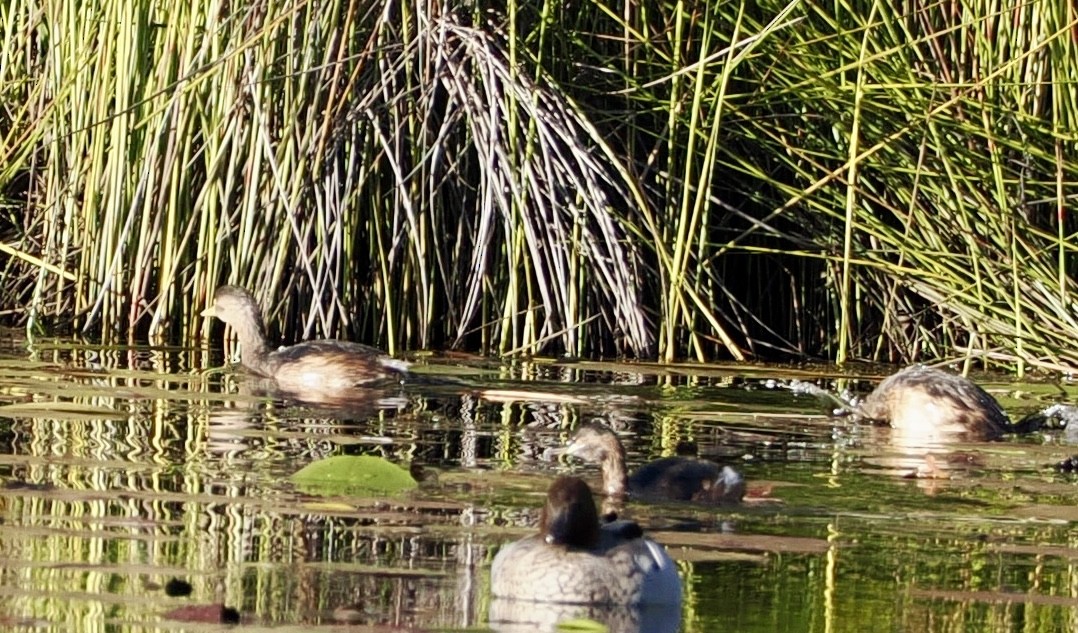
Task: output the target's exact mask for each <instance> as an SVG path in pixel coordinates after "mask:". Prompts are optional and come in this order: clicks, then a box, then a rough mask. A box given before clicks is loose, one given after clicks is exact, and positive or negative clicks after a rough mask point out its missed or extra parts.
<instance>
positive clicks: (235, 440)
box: [0, 341, 1078, 633]
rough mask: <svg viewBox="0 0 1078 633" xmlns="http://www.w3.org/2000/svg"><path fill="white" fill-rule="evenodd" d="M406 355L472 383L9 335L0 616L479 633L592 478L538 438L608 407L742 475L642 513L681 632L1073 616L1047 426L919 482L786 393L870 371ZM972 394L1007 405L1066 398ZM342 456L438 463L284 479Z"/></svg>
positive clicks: (1074, 600) (1021, 389)
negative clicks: (355, 386) (376, 377)
mask: <svg viewBox="0 0 1078 633" xmlns="http://www.w3.org/2000/svg"><path fill="white" fill-rule="evenodd" d="M418 361H419V362H420V365H421V366H420V370H421V371H422V372H423V373H425V374H432V375H434V376H450V377H453V379H455V380H458V381H460V383H461V384H460V385H455V384H450V385H444V384H436V383H437V382H438V381H436V380H430V381H423V382H430V383H432V384H431V385H422V384H416V385H406V386H404V387H400V388H392V389H387V390H382V391H380V392H375V393H370V394H367V397H365V398H364V399H363V400H362V401H358V402H353V403H349V405H348V406H333V407H312V406H306V405H299V404H295V403H289V402H282V401H276V400H274V399H272V398H270V397H267V396H265V395H262V394H261V393H260V390H259V385H258V384H257V382H256V381H253V380H251V379H250V378H249V377H247V376H245V375H244V374H243V373H242V372H241V371H232V370H222V369H220V367H221V365H222V364H223V363H222V360H221V358H220V355H219V354H218V353H216V352H207V351H205V350H185V349H147V348H140V349H119V350H118V349H101V348H94V347H87V346H80V345H75V344H68V343H63V342H47V343H42V342H38V343H37V344H35V345H34V346H33V347H32V349H31V351H27V349H26V347H25V346H23V345H22V344H19V343H17V342H14V341H8V342H7V343H6V344H5V345H4V346H3V349H2V350H0V482H2V486H0V564H2V569H3V572H2V574H0V629H5V630H8V629H16V628H17V629H19V630H50V631H52V630H55V631H106V630H107V631H185V630H190V631H202V630H219V629H220V628H221V627H222V625H221V624H218V623H216V622H217V621H218V620H219V615H220V611H221V606H222V605H224V606H227V607H229V608H234V609H235V610H236V613H237V614H238V617H239V620H240V625H239V626H240V628H241V629H246V630H261V629H272V630H275V631H293V630H296V631H298V630H303V631H308V630H310V629H311V627H312V626H316V627H317V628H318V630H327V631H332V630H348V631H364V630H373V631H382V630H399V629H401V628H407V629H413V630H439V631H444V630H490V629H491V628H492V627H491V626H490V625H489V624H488V615H489V613H490V607H491V600H490V591H489V574H490V562H491V559H492V558H493V555H494V553H495V552H496V551H497V549H498V547H499V546H500V545H502V544H504V543H507V542H509V541H511V540H514V539H517V538H520V537H521V536H523V535H525V534H528V533H530V532H531V531H532V530H533V529H534V526H535V523H536V519H537V515H538V507H539V506H540V505H541V503H542V499H543V493H544V491H545V489H546V486H547V484H548V483H549V482H550V481H551V480H552V478H553V477H554V476H555V475H556V474H560V473H568V472H573V473H577V474H582V475H584V476H585V477H586V478H588V479H589V481H592V482H597V481H598V473H597V471H596V470H595V469H594V468H593V467H589V466H586V465H583V464H580V463H576V462H567V461H564V460H562V461H559V460H551V459H549V458H547V457H546V455H548V454H549V450H548V449H551V448H555V447H559V446H562V445H563V444H564V442H565V441H566V440H567V438H568V437H569V435H570V433H571V431H572V429H574V428H575V427H576V426H577V425H578V424H580V423H581V422H583V421H587V420H591V419H595V418H600V419H602V420H604V421H605V422H606V423H608V424H610V425H611V426H613V427H614V428H616V429H618V430H619V432H620V434H621V436H622V438H623V439H624V440H625V441H626V445H627V449H628V452H629V461H630V465H636V464H640V463H642V462H644V461H646V460H648V459H651V458H654V457H658V456H661V455H667V454H671V453H672V451H673V450H674V447H675V445H676V444H677V443H678V442H679V441H683V440H689V441H692V442H694V443H695V444H696V446H697V448H698V451H699V453H700V454H701V455H703V456H706V457H708V458H711V459H714V460H716V461H722V462H727V463H731V464H734V465H735V466H736V467H737V468H738V469H739V470H741V471H742V472H743V473H744V475H745V476H746V478H747V479H748V480H749V488H750V497H749V499H747V501H746V502H745V503H744V504H743V505H741V506H738V507H734V508H714V507H698V506H691V505H678V504H667V505H644V504H640V503H633V504H630V505H629V507H628V508H626V512H627V513H628V514H630V515H631V516H632V518H634V519H637V520H638V521H640V522H641V523H642V524H643V525H644V526H645V527H646V529H647V530H648V531H649V532H650V533H651V534H652V535H653V536H654V537H655V538H656V540H658V541H660V542H662V543H664V544H665V545H666V546H667V548H668V550H669V551H670V553H671V555H672V556H673V558H674V559H675V560H676V561H677V564H678V567H679V571H680V574H681V577H682V579H683V581H684V584H685V600H684V604H683V607H682V609H681V612H680V614H675V616H674V622H673V625H672V628H673V629H677V628H680V630H682V631H687V632H695V631H761V632H763V631H767V632H775V631H826V632H829V633H830V632H837V631H865V630H877V631H878V630H889V631H964V630H979V631H1025V632H1029V631H1033V632H1040V631H1071V630H1078V543H1076V541H1078V538H1076V532H1075V530H1074V522H1075V521H1076V520H1078V511H1076V509H1075V500H1076V498H1078V488H1076V486H1075V482H1074V477H1073V475H1069V474H1064V473H1060V472H1058V471H1057V470H1056V469H1055V467H1054V465H1055V464H1056V463H1058V462H1060V461H1061V460H1063V459H1065V458H1067V457H1068V456H1070V455H1072V454H1074V453H1078V448H1076V447H1072V446H1070V445H1067V444H1066V443H1064V442H1063V441H1062V439H1061V438H1060V437H1057V436H1056V435H1054V434H1052V433H1047V434H1039V435H1037V436H1033V437H1023V438H1013V437H1012V438H1008V439H1006V440H1005V441H1003V442H995V443H986V444H964V445H962V446H961V447H950V449H948V450H940V451H937V456H936V458H935V459H936V460H937V461H938V462H940V463H943V464H944V465H945V466H944V469H945V471H946V474H945V476H941V477H937V478H932V479H925V478H909V477H907V476H906V475H907V474H909V473H911V472H912V471H913V470H914V469H915V468H916V463H917V462H918V461H919V460H920V461H923V458H924V454H923V453H919V454H918V453H917V452H911V451H908V450H906V449H904V448H902V447H894V446H891V445H890V444H889V442H888V441H887V435H886V433H885V431H886V430H885V429H878V428H871V427H869V428H866V427H861V426H858V425H855V424H853V423H851V422H850V421H848V420H847V419H845V418H841V417H833V416H831V415H830V413H829V412H830V410H831V407H832V404H831V403H829V402H827V401H825V400H822V399H820V398H818V397H813V396H809V395H804V394H800V393H796V392H795V391H792V390H790V389H788V388H784V385H785V384H786V381H789V380H792V379H796V380H803V381H808V382H811V383H812V384H815V385H817V386H820V387H822V388H824V389H827V390H829V391H831V392H838V391H840V390H853V391H854V392H865V391H867V390H869V389H871V385H872V381H871V380H855V379H853V378H851V377H850V376H849V375H843V374H842V373H841V372H837V371H835V370H833V369H828V368H817V369H805V368H794V367H780V366H773V367H765V366H755V365H740V366H704V365H683V366H665V367H663V366H655V365H647V364H603V363H554V362H530V363H520V364H500V363H498V362H493V361H489V360H483V359H476V358H469V357H463V356H447V355H443V356H431V357H422V358H419V359H418ZM213 368H217V369H213ZM877 377H878V374H877ZM982 378H983V377H982ZM982 384H984V385H985V386H986V388H988V389H989V390H990V391H991V392H992V393H993V395H996V396H997V397H998V398H999V399H1000V401H1001V403H1002V404H1003V406H1004V408H1006V409H1007V410H1008V412H1009V413H1010V414H1011V415H1012V417H1014V418H1018V417H1020V416H1021V415H1022V414H1024V413H1027V412H1030V411H1033V410H1036V409H1039V408H1041V407H1043V406H1045V405H1046V404H1049V403H1051V402H1056V401H1063V402H1076V401H1078V397H1076V396H1075V389H1074V388H1073V387H1072V386H1070V385H1069V384H1063V385H1059V384H1038V383H1032V384H1014V383H1010V382H1007V381H1005V380H1002V379H1000V378H998V377H996V378H995V379H994V380H992V379H989V380H985V381H982ZM911 453H912V454H911ZM331 455H376V456H381V457H384V458H386V459H387V460H389V461H391V462H393V463H397V464H401V465H404V466H409V465H413V466H416V467H417V472H422V473H424V475H426V476H425V478H424V479H423V481H422V483H421V484H420V487H419V488H418V489H416V490H414V491H412V492H409V493H407V494H405V495H403V496H400V497H385V496H377V495H374V496H363V495H344V496H331V497H317V496H313V495H309V494H307V493H305V492H303V491H302V490H300V489H298V488H297V487H296V486H295V485H293V483H292V482H291V481H290V479H289V477H290V476H291V475H292V474H293V473H295V472H296V471H298V470H299V469H300V468H302V467H303V466H305V465H307V464H309V463H312V462H314V461H316V460H319V459H321V458H324V457H327V456H331ZM170 581H171V584H170ZM180 581H182V582H180ZM185 583H186V584H189V589H190V594H189V595H170V594H176V593H185V592H184V591H179V590H177V588H178V587H181V588H183V587H184V585H185ZM166 589H167V590H166ZM634 622H635V624H634ZM613 626H614V627H615V629H617V628H618V627H621V628H620V629H619V630H627V631H628V630H634V626H635V627H636V628H637V629H639V628H641V626H642V627H643V628H644V630H655V629H654V628H650V627H655V628H662V629H665V630H671V628H670V626H669V622H667V623H664V624H661V625H656V624H653V623H645V624H643V625H640V624H639V622H637V621H633V620H632V619H631V618H630V619H629V620H627V621H626V622H623V623H621V624H618V623H617V622H615V623H614V625H613ZM495 630H500V629H495ZM507 630H508V629H507ZM514 630H528V628H523V629H521V628H518V629H514ZM532 630H534V627H532Z"/></svg>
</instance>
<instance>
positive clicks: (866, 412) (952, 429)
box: [860, 365, 1010, 441]
mask: <svg viewBox="0 0 1078 633" xmlns="http://www.w3.org/2000/svg"><path fill="white" fill-rule="evenodd" d="M860 409H861V415H862V416H863V417H865V418H868V419H871V420H877V421H880V422H887V423H889V424H890V425H891V427H892V428H894V429H895V430H896V431H897V432H899V433H901V434H902V435H905V436H910V437H919V438H923V439H924V440H926V441H932V440H948V439H963V440H994V439H997V438H999V437H1000V436H1002V435H1003V434H1004V433H1005V432H1006V431H1007V429H1008V427H1009V426H1010V419H1009V418H1008V417H1007V414H1006V413H1004V412H1003V409H1002V408H1000V406H999V403H998V402H996V399H995V398H993V397H992V396H990V395H988V393H986V392H985V390H984V389H981V388H980V387H979V386H977V384H975V383H974V382H973V381H972V380H970V379H969V378H966V377H965V376H960V375H958V374H952V373H950V372H946V371H943V370H940V369H934V368H932V367H925V366H923V365H914V366H912V367H907V368H905V369H903V370H901V371H899V372H897V373H895V374H892V375H890V376H888V377H887V378H885V379H884V380H883V381H882V382H880V384H879V385H878V386H877V387H876V389H874V390H873V391H872V393H870V394H869V395H868V396H867V397H866V398H865V401H864V402H863V403H861V406H860Z"/></svg>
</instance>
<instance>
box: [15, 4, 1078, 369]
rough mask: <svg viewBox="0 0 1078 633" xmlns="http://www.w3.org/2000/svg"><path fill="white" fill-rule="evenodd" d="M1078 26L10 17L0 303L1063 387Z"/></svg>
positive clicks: (117, 331)
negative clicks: (262, 312)
mask: <svg viewBox="0 0 1078 633" xmlns="http://www.w3.org/2000/svg"><path fill="white" fill-rule="evenodd" d="M1056 5H1059V6H1056ZM1076 22H1078V17H1076V16H1075V15H1074V13H1073V10H1072V9H1069V8H1068V6H1066V5H1065V3H1046V2H1038V3H1017V2H1011V3H1004V4H1002V5H1001V4H998V3H988V2H979V1H974V2H968V3H964V4H963V5H962V6H957V5H951V4H942V3H935V2H928V1H925V0H910V1H907V2H903V3H898V4H895V3H891V4H886V6H885V3H869V2H858V1H853V0H846V1H840V2H829V3H819V2H781V1H773V0H769V1H765V2H757V3H748V2H731V3H706V2H695V3H688V4H686V3H659V4H655V3H645V4H637V5H633V6H629V7H624V6H622V5H619V4H613V3H611V4H607V3H606V2H604V1H603V0H592V1H591V2H588V3H583V4H581V5H579V6H578V5H574V6H573V10H572V11H566V10H564V7H563V6H562V5H561V4H560V3H558V2H557V1H556V0H546V1H545V2H543V3H539V4H534V3H533V4H526V5H525V4H520V3H515V2H514V3H509V4H508V5H505V4H489V5H488V4H484V3H479V4H476V3H456V2H448V3H444V4H437V3H434V2H430V1H425V2H421V3H418V4H398V3H392V2H384V1H383V2H378V1H374V0H306V1H304V0H287V1H275V0H254V1H251V2H247V3H243V4H236V3H232V4H222V3H217V2H214V1H212V0H207V1H206V2H203V3H196V4H190V3H189V4H186V5H183V6H179V5H173V4H166V3H162V2H159V1H156V0H153V1H152V0H138V1H136V2H127V3H117V2H115V1H113V0H101V1H100V2H94V3H75V4H72V3H60V2H51V3H45V4H43V5H37V4H34V3H30V2H27V1H24V0H15V1H13V2H10V3H7V4H5V5H4V6H2V7H0V27H2V28H3V37H2V38H0V61H2V62H3V63H0V107H2V108H3V113H4V114H3V116H2V117H0V142H2V145H0V196H2V198H3V204H4V208H5V210H6V213H5V219H4V220H3V221H2V224H0V254H2V256H3V262H2V265H3V266H4V269H3V270H4V273H5V274H4V277H5V283H4V284H3V288H0V301H2V304H3V307H4V310H5V311H7V314H8V316H9V317H10V318H12V319H20V320H22V321H24V322H26V323H27V324H29V326H30V328H31V331H33V330H34V329H35V328H41V327H55V324H57V323H58V322H60V323H62V322H64V321H65V320H68V319H71V320H72V322H73V325H74V326H75V327H76V328H78V329H79V330H81V331H83V332H87V333H92V335H93V336H100V337H103V338H118V339H127V340H130V341H134V340H137V339H141V338H144V337H145V338H148V339H150V340H155V341H158V340H173V341H180V340H191V339H193V338H197V337H199V336H203V335H204V334H205V333H206V327H207V325H206V324H205V323H204V322H202V321H201V320H200V319H199V318H198V317H197V316H196V315H197V313H198V312H199V311H200V310H201V308H202V307H203V306H204V305H205V303H206V300H207V296H208V294H209V293H210V292H212V289H213V287H215V286H216V285H218V284H220V283H224V282H232V283H239V284H242V285H245V286H247V287H249V288H252V289H253V290H255V292H256V294H257V295H258V296H260V298H261V299H262V300H263V303H264V304H265V305H267V306H271V309H270V314H269V320H270V321H271V322H274V323H277V324H279V326H280V329H281V330H282V332H283V333H284V334H285V335H286V336H287V337H289V338H294V337H301V336H312V335H315V334H330V335H343V336H349V337H351V338H356V339H359V340H364V341H368V342H372V343H375V344H380V345H384V346H386V347H388V348H389V349H390V350H392V351H396V350H399V349H401V348H419V347H446V346H457V347H465V348H470V349H477V350H480V351H484V352H488V353H500V354H515V353H539V352H557V353H566V354H572V355H592V356H612V355H616V354H621V353H630V354H633V355H636V356H654V355H658V356H659V357H660V358H661V359H664V360H671V359H673V358H677V357H686V356H688V357H692V358H696V359H700V360H706V359H712V358H715V357H719V356H724V357H733V358H735V359H740V358H746V357H749V356H765V357H774V356H780V355H781V356H791V355H792V356H811V355H815V356H824V357H829V358H834V359H837V360H839V361H843V360H845V359H848V358H867V359H877V360H892V361H897V360H903V361H908V360H914V359H918V358H927V357H933V358H938V357H956V356H964V357H966V358H967V359H969V360H973V359H978V360H980V361H981V362H984V363H986V364H1003V365H1006V366H1009V367H1013V368H1015V369H1017V370H1019V371H1020V370H1022V369H1023V368H1024V367H1026V366H1029V365H1035V366H1042V367H1050V368H1066V367H1072V366H1074V365H1075V364H1078V357H1076V355H1075V354H1074V352H1072V351H1070V349H1069V348H1070V341H1072V340H1074V339H1075V338H1076V337H1075V334H1076V333H1078V332H1076V329H1078V324H1076V323H1075V318H1074V315H1073V302H1074V300H1073V297H1074V293H1075V288H1074V287H1073V286H1074V282H1073V281H1072V278H1073V274H1072V273H1073V270H1072V269H1073V268H1074V266H1075V264H1074V263H1073V262H1074V252H1073V251H1074V249H1075V246H1074V244H1073V242H1074V240H1073V239H1072V236H1073V234H1074V231H1075V223H1074V220H1072V219H1071V218H1070V216H1069V215H1068V214H1067V212H1066V211H1067V202H1068V201H1071V200H1073V196H1074V194H1073V193H1072V192H1071V189H1072V188H1073V186H1074V183H1075V182H1076V180H1078V178H1076V174H1075V169H1076V168H1075V166H1074V164H1073V162H1068V160H1067V158H1068V157H1069V156H1072V155H1073V154H1074V150H1075V143H1076V140H1075V137H1074V134H1073V131H1072V130H1074V129H1078V126H1076V123H1078V100H1076V99H1075V97H1074V91H1073V90H1071V89H1070V87H1072V83H1071V82H1072V80H1071V79H1070V78H1072V77H1074V76H1078V74H1076V72H1075V71H1076V70H1078V69H1076V68H1075V66H1076V65H1078V61H1076V60H1078V55H1076V54H1075V53H1076V51H1075V47H1076V35H1075V33H1078V24H1076Z"/></svg>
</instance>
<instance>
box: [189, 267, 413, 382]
mask: <svg viewBox="0 0 1078 633" xmlns="http://www.w3.org/2000/svg"><path fill="white" fill-rule="evenodd" d="M202 316H205V317H217V318H218V319H220V320H222V321H224V322H225V323H227V324H228V325H229V326H231V327H232V329H233V330H235V331H236V336H237V337H238V338H239V341H240V347H241V356H240V364H241V365H243V366H244V367H246V368H247V369H248V370H250V371H252V372H254V373H256V374H258V375H260V376H265V377H267V378H272V379H273V380H274V381H276V383H277V387H278V388H280V389H281V390H282V391H285V392H288V393H291V394H295V395H297V396H299V397H300V398H308V399H315V400H321V399H325V398H333V397H347V396H348V395H349V394H350V393H352V394H354V393H356V387H357V386H359V385H363V384H366V383H372V382H376V381H380V380H385V379H389V378H394V377H399V376H401V375H403V374H406V373H407V371H408V363H406V362H404V361H401V360H396V359H394V358H391V357H389V356H387V355H386V354H385V353H383V352H382V351H381V350H379V349H376V348H374V347H369V346H367V345H361V344H359V343H351V342H349V341H338V340H320V341H307V342H305V343H299V344H297V345H292V346H290V347H282V348H280V349H278V350H276V351H273V352H271V351H269V349H268V347H267V345H266V334H265V327H264V326H263V324H262V314H261V312H260V311H259V309H258V304H257V303H255V300H254V297H252V296H251V293H249V292H247V291H246V290H244V289H243V288H239V287H237V286H221V287H219V288H218V289H217V290H216V291H215V292H214V293H213V304H212V305H211V306H210V307H208V308H206V309H205V310H204V311H203V312H202Z"/></svg>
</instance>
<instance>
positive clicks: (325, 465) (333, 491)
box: [292, 455, 418, 495]
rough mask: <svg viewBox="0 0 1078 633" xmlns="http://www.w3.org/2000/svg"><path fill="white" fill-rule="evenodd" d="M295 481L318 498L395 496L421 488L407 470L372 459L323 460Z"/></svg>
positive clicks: (358, 456)
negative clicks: (374, 495)
mask: <svg viewBox="0 0 1078 633" xmlns="http://www.w3.org/2000/svg"><path fill="white" fill-rule="evenodd" d="M292 481H293V482H294V483H295V484H296V485H297V486H298V487H299V488H300V489H301V490H303V491H304V492H309V493H311V494H317V495H365V494H367V495H369V494H378V495H395V494H400V493H402V492H406V491H408V490H412V489H414V488H415V487H416V486H417V485H418V484H416V480H415V479H414V478H413V477H412V475H411V474H410V473H409V472H408V471H407V470H405V469H404V468H401V467H400V466H397V465H396V464H394V463H392V462H389V461H386V460H384V459H382V458H381V457H374V456H372V455H338V456H336V457H328V458H326V459H320V460H318V461H316V462H312V463H310V464H307V465H306V466H304V467H303V468H302V469H300V471H299V472H297V473H296V474H294V475H292Z"/></svg>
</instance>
